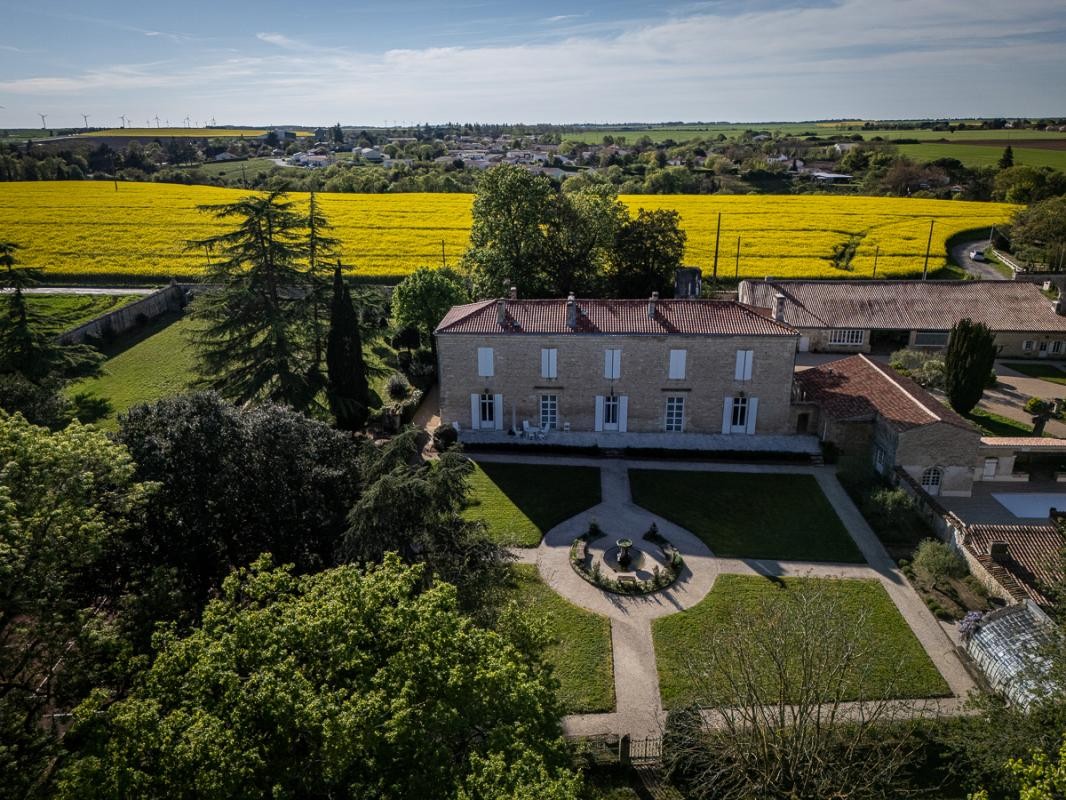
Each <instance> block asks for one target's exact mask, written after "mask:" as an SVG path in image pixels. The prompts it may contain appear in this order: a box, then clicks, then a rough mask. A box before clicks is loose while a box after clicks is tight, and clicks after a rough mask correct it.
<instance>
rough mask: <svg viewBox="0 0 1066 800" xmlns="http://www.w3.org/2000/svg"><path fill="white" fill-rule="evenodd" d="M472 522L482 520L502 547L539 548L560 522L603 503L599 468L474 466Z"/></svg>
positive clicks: (485, 464)
mask: <svg viewBox="0 0 1066 800" xmlns="http://www.w3.org/2000/svg"><path fill="white" fill-rule="evenodd" d="M470 484H471V486H472V487H473V491H472V492H471V503H470V507H469V508H468V509H467V510H466V517H467V518H468V519H480V520H484V521H485V523H486V525H487V526H488V531H489V535H490V536H491V537H492V538H493V539H494V540H495V541H497V542H499V543H500V544H504V545H508V546H517V547H536V546H537V545H538V544H540V539H541V537H542V536H543V535H544V534H545V533H547V532H548V531H549V530H551V529H552V528H554V527H555V526H556V525H558V524H559V523H560V522H563V521H564V520H567V519H569V518H570V517H572V516H574V515H575V514H578V513H580V512H582V511H584V510H585V509H586V508H592V506H594V505H597V504H598V503H599V502H600V471H599V469H596V468H595V467H566V466H558V467H546V466H543V465H539V464H538V465H532V464H500V463H496V462H489V461H481V462H477V461H475V463H474V473H473V475H471V476H470Z"/></svg>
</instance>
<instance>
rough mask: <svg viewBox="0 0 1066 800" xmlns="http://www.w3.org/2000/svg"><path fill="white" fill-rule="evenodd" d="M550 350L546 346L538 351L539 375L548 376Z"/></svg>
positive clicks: (549, 375)
mask: <svg viewBox="0 0 1066 800" xmlns="http://www.w3.org/2000/svg"><path fill="white" fill-rule="evenodd" d="M551 352H552V351H551V350H548V349H547V348H545V349H542V350H541V351H540V377H542V378H550V377H551V376H552V373H551Z"/></svg>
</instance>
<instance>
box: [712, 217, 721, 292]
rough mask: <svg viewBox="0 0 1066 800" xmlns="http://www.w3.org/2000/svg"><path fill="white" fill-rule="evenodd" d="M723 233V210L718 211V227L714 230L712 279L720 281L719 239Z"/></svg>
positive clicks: (715, 281)
mask: <svg viewBox="0 0 1066 800" xmlns="http://www.w3.org/2000/svg"><path fill="white" fill-rule="evenodd" d="M721 234H722V212H721V211H719V212H718V229H717V230H716V231H715V232H714V271H713V272H712V276H711V281H712V282H714V283H717V282H718V239H719V238H721Z"/></svg>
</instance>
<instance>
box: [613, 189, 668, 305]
mask: <svg viewBox="0 0 1066 800" xmlns="http://www.w3.org/2000/svg"><path fill="white" fill-rule="evenodd" d="M685 240H686V236H685V232H684V231H683V230H681V216H680V215H679V214H678V213H677V212H676V211H672V210H667V209H660V210H657V211H646V210H645V209H643V208H642V209H640V211H639V212H638V214H637V216H636V218H635V219H631V220H628V221H626V223H625V224H624V225H622V227H621V228H620V229H619V231H618V233H617V235H616V238H615V245H614V253H613V254H612V258H611V266H610V271H609V273H608V275H607V280H608V285H609V286H610V290H611V293H612V294H613V295H614V296H615V297H648V296H650V294H651V293H652V292H659V294H660V295H662V296H663V297H666V296H669V295H671V294H673V284H674V271H675V270H676V269H677V268H678V267H680V266H681V260H682V259H683V258H684V255H685Z"/></svg>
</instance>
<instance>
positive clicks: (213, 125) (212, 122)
mask: <svg viewBox="0 0 1066 800" xmlns="http://www.w3.org/2000/svg"><path fill="white" fill-rule="evenodd" d="M2 107H3V106H0V108H2ZM211 127H212V128H213V127H215V118H214V117H211Z"/></svg>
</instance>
